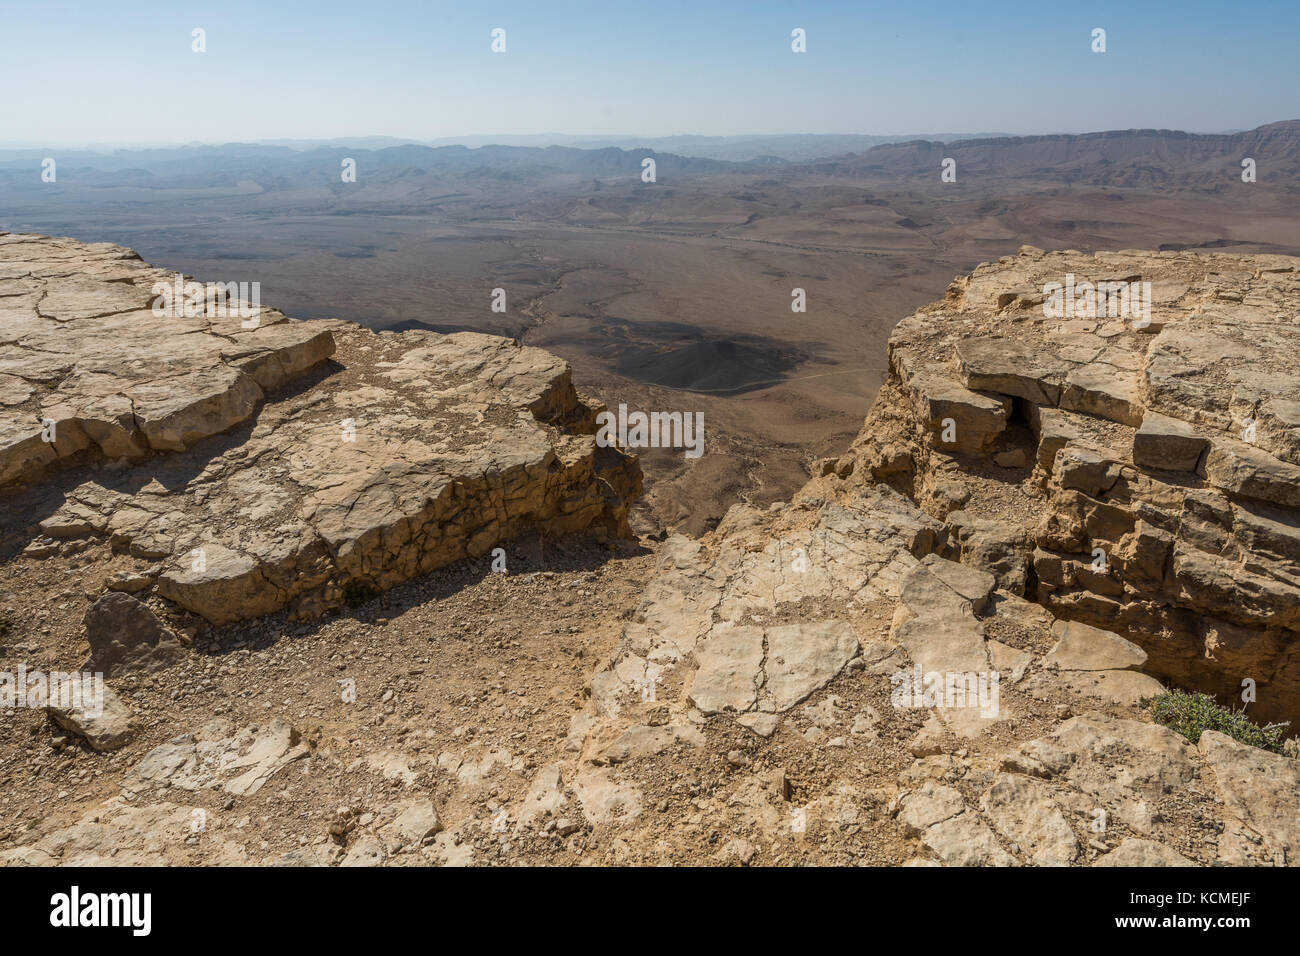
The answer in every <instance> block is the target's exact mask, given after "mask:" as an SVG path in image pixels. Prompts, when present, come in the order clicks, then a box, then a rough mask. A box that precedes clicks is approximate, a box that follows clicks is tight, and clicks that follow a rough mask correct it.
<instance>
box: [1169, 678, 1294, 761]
mask: <svg viewBox="0 0 1300 956" xmlns="http://www.w3.org/2000/svg"><path fill="white" fill-rule="evenodd" d="M1149 703H1150V706H1151V713H1152V714H1153V715H1154V716H1155V719H1156V723H1159V724H1164V725H1165V726H1166V727H1168V728H1169V729H1170V730H1173V731H1176V732H1178V733H1180V734H1182V735H1183V736H1184V737H1186V738H1187V739H1188V740H1190V741H1191V742H1192V743H1198V742H1199V741H1200V739H1201V734H1203V733H1205V731H1207V730H1217V731H1219V733H1221V734H1227V735H1228V736H1229V737H1231V738H1232V739H1233V740H1238V741H1240V742H1241V743H1243V744H1250V745H1251V746H1252V747H1259V748H1261V749H1263V750H1269V751H1272V752H1273V753H1278V754H1280V753H1287V752H1288V751H1289V750H1290V748H1286V747H1285V742H1284V739H1283V738H1284V735H1285V734H1286V729H1287V727H1288V726H1290V722H1289V721H1287V722H1284V723H1280V724H1265V725H1264V726H1263V727H1261V726H1259V724H1257V723H1255V722H1254V721H1253V720H1251V719H1250V718H1249V717H1247V716H1246V712H1245V711H1244V710H1233V709H1232V708H1231V707H1225V706H1223V705H1222V704H1220V703H1217V702H1216V701H1215V699H1214V698H1213V697H1211V696H1210V695H1209V694H1197V693H1192V692H1191V691H1185V690H1171V691H1169V692H1168V693H1166V694H1159V695H1157V696H1156V697H1153V698H1151V699H1150V701H1149Z"/></svg>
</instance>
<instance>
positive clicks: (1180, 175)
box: [0, 120, 1300, 188]
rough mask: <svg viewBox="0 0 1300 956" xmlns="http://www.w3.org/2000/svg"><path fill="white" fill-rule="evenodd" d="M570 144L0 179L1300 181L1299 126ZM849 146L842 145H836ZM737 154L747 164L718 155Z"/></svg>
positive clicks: (304, 155)
mask: <svg viewBox="0 0 1300 956" xmlns="http://www.w3.org/2000/svg"><path fill="white" fill-rule="evenodd" d="M481 138H482V139H487V137H481ZM503 138H505V139H510V138H513V139H516V140H523V139H529V138H545V137H503ZM573 139H574V140H575V141H577V142H580V143H582V144H583V145H549V146H544V147H543V146H534V145H522V144H509V143H496V144H485V145H479V146H470V145H465V144H457V145H425V144H414V143H401V142H400V141H396V140H387V139H385V138H382V137H370V138H362V139H360V140H355V141H351V142H349V143H347V144H346V145H340V144H310V143H302V142H298V143H292V142H291V141H282V142H279V143H227V144H225V145H219V146H217V145H191V146H180V147H167V148H149V149H136V150H114V151H111V152H97V151H93V150H69V151H62V150H57V149H55V150H49V149H31V148H26V149H10V150H0V181H5V182H6V183H7V184H9V185H11V186H14V187H21V186H22V185H25V184H28V180H29V179H31V180H32V181H33V182H37V183H38V184H39V180H38V179H32V177H33V172H32V171H33V169H39V164H40V161H41V160H42V159H43V158H44V157H45V156H50V155H53V156H54V157H55V158H56V159H57V161H58V164H59V166H58V168H59V173H60V175H59V182H73V181H77V182H81V183H84V184H87V185H94V184H102V185H122V184H124V183H130V184H133V185H136V186H141V187H145V188H150V187H167V188H176V187H178V186H180V187H195V188H211V187H221V186H234V185H235V184H237V183H239V182H241V181H253V182H257V183H258V184H259V185H260V186H262V187H263V188H276V187H277V186H283V185H286V184H287V183H288V182H289V181H298V180H301V178H302V177H306V178H307V179H309V180H310V179H315V178H317V177H318V181H319V182H322V183H323V182H326V181H329V182H335V181H337V180H338V171H339V169H340V165H341V163H342V161H343V159H344V158H348V157H350V158H353V159H355V160H356V161H357V163H358V166H359V168H360V170H361V171H362V173H363V175H365V176H366V177H371V176H376V175H378V176H379V177H381V178H382V179H384V180H392V179H395V178H404V177H411V176H420V175H422V174H424V173H426V172H431V173H437V174H439V175H441V176H446V177H450V178H465V179H470V180H473V179H484V178H486V179H494V178H495V179H502V180H525V179H535V178H539V177H545V176H548V175H561V176H570V177H572V176H578V177H586V176H589V177H602V176H626V175H638V176H639V175H640V172H641V163H642V160H643V159H644V158H645V157H646V156H653V157H654V158H655V161H656V164H657V170H656V173H657V176H658V177H659V178H661V179H662V178H664V177H674V176H683V175H695V174H706V173H712V172H724V171H731V172H745V171H748V170H760V169H771V168H773V167H781V168H785V169H786V170H787V174H800V173H814V174H824V175H831V176H850V177H874V176H886V177H901V176H911V175H927V174H928V173H929V172H931V171H934V172H935V177H936V179H937V170H938V169H939V165H940V163H941V162H942V160H943V159H945V158H952V159H954V160H956V162H957V167H958V170H959V175H960V176H979V177H980V178H981V179H984V180H988V179H997V178H1008V177H1013V178H1017V179H1030V180H1032V179H1033V178H1034V177H1038V178H1041V179H1042V180H1043V181H1045V182H1054V183H1081V184H1089V185H1113V186H1151V185H1162V184H1168V183H1175V182H1176V183H1179V184H1184V185H1190V184H1208V183H1212V182H1222V181H1224V174H1225V169H1229V168H1230V167H1236V166H1239V164H1240V162H1241V160H1242V159H1243V158H1247V157H1249V158H1252V159H1254V160H1255V161H1256V164H1257V175H1258V176H1260V177H1261V178H1263V177H1269V178H1270V179H1272V180H1274V181H1290V182H1298V181H1300V120H1287V121H1284V122H1278V123H1271V124H1269V125H1267V126H1261V127H1259V128H1258V129H1253V130H1247V131H1244V132H1239V133H1215V134H1198V133H1185V132H1181V131H1178V130H1150V129H1148V130H1111V131H1107V132H1101V133H1083V134H1078V135H1053V136H987V135H985V136H979V137H971V138H959V137H952V138H949V139H948V140H947V141H946V142H945V141H942V140H934V139H916V138H912V139H908V140H906V141H893V140H891V138H890V137H875V136H831V135H828V136H772V137H753V138H744V137H704V136H698V137H696V136H677V137H665V138H660V139H654V140H647V141H645V142H644V143H642V144H636V145H635V146H628V147H620V146H614V145H608V144H602V140H604V139H617V138H616V137H589V138H582V137H573ZM362 144H367V145H362ZM845 146H849V147H851V148H850V149H847V150H845V149H843V147H845ZM669 147H671V148H669ZM857 147H861V148H857ZM705 154H712V155H705ZM805 154H815V155H805ZM741 155H749V158H747V159H744V160H740V159H736V158H725V157H727V156H730V157H737V156H741ZM796 157H798V158H796Z"/></svg>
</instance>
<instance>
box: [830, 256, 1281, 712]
mask: <svg viewBox="0 0 1300 956" xmlns="http://www.w3.org/2000/svg"><path fill="white" fill-rule="evenodd" d="M1298 270H1300V261H1298V260H1296V259H1294V258H1289V257H1284V256H1226V255H1193V254H1186V253H1172V252H1170V253H1152V252H1119V253H1097V254H1096V255H1084V254H1081V253H1074V252H1063V253H1044V252H1042V251H1041V250H1037V249H1032V248H1029V247H1025V248H1022V249H1021V251H1020V254H1019V255H1017V256H1008V257H1004V258H1003V259H1001V260H999V261H998V262H997V263H992V264H985V265H983V266H981V267H979V268H978V269H976V270H975V271H974V272H973V273H972V274H971V275H970V276H964V277H960V278H958V279H957V280H956V281H954V283H953V284H952V286H951V287H950V288H949V290H948V294H947V296H946V297H945V298H944V299H943V300H942V301H940V302H936V303H934V304H933V305H931V306H928V307H925V308H923V309H921V310H919V311H918V312H917V313H916V314H914V315H912V316H911V317H909V318H907V319H905V320H903V321H902V322H901V323H899V325H898V327H897V329H896V330H895V332H894V334H893V336H892V338H891V340H890V365H891V377H890V381H889V383H888V384H887V385H886V386H885V388H884V389H883V390H882V392H881V395H880V397H879V398H878V400H877V403H876V406H875V408H874V410H873V413H872V417H871V419H870V420H869V421H868V424H867V427H866V428H865V429H864V430H863V432H862V435H861V437H860V439H859V441H858V445H857V448H856V451H855V454H853V455H849V456H846V457H845V459H843V460H841V461H840V462H831V463H828V464H827V467H826V470H827V471H828V472H830V473H836V472H837V471H838V473H840V474H842V475H847V474H848V473H849V471H850V470H851V469H853V468H854V467H856V466H858V465H860V466H861V471H860V472H859V473H858V475H857V478H856V479H855V480H886V481H890V482H891V483H893V484H894V485H895V486H896V487H899V488H902V489H904V490H906V491H908V492H909V493H911V494H913V495H914V496H915V498H916V499H917V500H918V502H920V503H921V504H922V505H923V507H925V509H926V510H927V511H929V512H930V513H931V514H934V515H935V516H937V517H940V518H942V519H944V520H945V522H946V523H947V525H948V526H949V528H950V529H951V530H952V531H953V532H954V534H955V535H956V536H957V537H958V538H959V539H960V540H959V542H958V543H959V552H960V554H961V556H962V560H964V561H969V562H970V563H972V564H976V565H979V566H985V567H989V568H990V570H994V571H995V572H996V573H998V575H999V579H1000V581H1001V582H1002V583H1004V584H1007V585H1009V586H1011V587H1013V588H1014V589H1016V590H1018V591H1028V593H1030V594H1031V595H1032V596H1034V597H1036V598H1037V599H1039V600H1041V601H1042V602H1044V603H1045V604H1046V605H1047V606H1049V607H1050V608H1051V609H1052V610H1053V612H1054V613H1056V614H1058V615H1060V616H1063V617H1067V618H1072V619H1077V620H1080V621H1085V622H1091V623H1095V624H1099V625H1100V626H1104V627H1107V628H1110V629H1114V630H1119V631H1121V632H1122V633H1124V634H1125V635H1126V636H1127V637H1129V638H1130V639H1131V640H1133V641H1135V642H1136V643H1138V644H1140V645H1141V646H1142V647H1143V648H1144V649H1145V650H1146V652H1147V653H1148V654H1150V656H1151V661H1150V665H1149V666H1150V668H1151V669H1152V670H1153V671H1154V672H1156V673H1160V674H1162V675H1165V676H1168V677H1169V678H1171V679H1174V680H1176V681H1178V682H1180V683H1183V684H1188V685H1192V686H1197V687H1203V688H1206V689H1210V690H1214V691H1216V692H1218V693H1220V694H1228V695H1231V696H1236V694H1237V693H1239V692H1240V690H1241V688H1242V685H1243V681H1247V680H1249V681H1254V682H1255V683H1256V684H1257V685H1258V694H1259V701H1258V705H1257V706H1258V710H1259V711H1261V712H1263V713H1265V714H1268V715H1271V716H1274V717H1278V716H1288V717H1289V716H1295V715H1297V714H1300V643H1298V642H1297V637H1298V636H1300V378H1298V377H1297V376H1296V374H1295V363H1296V361H1297V359H1298V358H1300V271H1298ZM1070 282H1073V283H1075V284H1078V285H1081V284H1082V283H1084V282H1090V283H1092V284H1093V285H1095V286H1097V287H1103V284H1104V283H1115V284H1116V285H1115V288H1121V287H1122V288H1124V289H1125V293H1124V294H1125V296H1126V297H1127V295H1128V290H1129V289H1130V288H1131V289H1133V291H1134V299H1135V301H1136V302H1139V303H1141V302H1145V304H1146V305H1147V306H1149V311H1147V310H1146V309H1145V308H1143V309H1142V310H1141V311H1137V310H1130V311H1128V312H1127V313H1126V312H1125V311H1124V310H1123V309H1117V308H1115V307H1114V305H1113V304H1111V307H1110V309H1107V303H1106V301H1105V299H1101V300H1100V305H1099V307H1098V308H1097V310H1096V311H1097V312H1098V313H1100V314H1090V313H1089V309H1088V307H1087V305H1086V304H1085V303H1084V301H1083V300H1082V299H1081V300H1080V303H1079V304H1078V305H1077V306H1076V307H1075V308H1074V309H1073V310H1064V311H1066V314H1064V315H1060V313H1061V311H1062V310H1061V309H1060V306H1061V304H1062V303H1061V302H1060V301H1057V302H1055V303H1054V302H1052V301H1050V298H1049V297H1050V291H1049V292H1048V294H1047V295H1045V292H1044V290H1045V289H1048V290H1051V289H1052V284H1053V283H1055V284H1058V285H1066V284H1068V283H1070ZM1143 283H1149V284H1150V285H1149V290H1148V292H1147V293H1146V294H1144V293H1143V292H1142V291H1141V290H1142V285H1141V284H1143ZM1130 284H1135V285H1130ZM1045 300H1047V301H1045ZM1126 301H1127V298H1126ZM1054 307H1055V308H1054ZM1071 311H1072V314H1070V312H1071ZM1054 315H1060V317H1052V316H1054ZM993 565H996V567H994V566H993Z"/></svg>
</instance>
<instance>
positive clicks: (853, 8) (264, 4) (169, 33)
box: [0, 0, 1300, 145]
mask: <svg viewBox="0 0 1300 956" xmlns="http://www.w3.org/2000/svg"><path fill="white" fill-rule="evenodd" d="M195 27H202V28H204V29H205V30H206V31H207V52H206V53H203V54H196V53H192V52H191V49H190V46H191V30H192V29H193V28H195ZM494 27H502V28H504V29H505V30H506V45H507V46H506V52H505V53H504V54H494V53H492V52H491V50H490V43H491V37H490V32H491V30H492V29H493V28H494ZM795 27H802V28H803V29H805V30H806V31H807V45H808V51H807V52H806V53H803V54H796V53H793V52H791V49H790V42H791V40H790V31H791V30H792V29H794V28H795ZM1094 27H1103V28H1105V29H1106V31H1107V48H1108V49H1107V52H1106V53H1104V54H1094V53H1092V52H1091V50H1090V43H1091V37H1090V34H1091V31H1092V29H1093V28H1094ZM1298 46H1300V2H1297V0H1286V2H1271V0H1270V2H1240V3H1235V2H1228V0H1222V2H1216V3H1211V2H1199V0H1186V2H1163V3H1153V2H1149V3H1143V2H1120V3H1105V2H1102V3H1098V2H1091V3H1071V2H1053V0H1040V2H1031V3H1021V2H1007V3H978V2H953V3H948V2H936V0H894V2H889V3H867V2H825V3H774V2H761V0H758V2H754V0H748V2H739V0H737V2H730V3H711V2H708V0H696V2H676V0H672V2H662V0H660V2H656V0H636V2H633V0H609V2H604V3H576V2H562V0H561V2H557V0H527V2H517V3H491V2H456V3H439V2H429V0H425V2H414V0H412V2H383V0H373V2H336V0H322V2H275V0H219V2H213V3H185V2H167V0H156V2H154V0H135V2H132V0H109V2H104V0H93V2H92V0H83V2H73V3H67V2H57V0H55V2H45V0H39V2H37V0H34V2H23V0H7V2H6V3H5V4H4V8H3V12H0V62H3V63H4V64H5V74H6V78H7V82H6V89H5V94H4V95H3V97H0V142H5V143H15V142H25V143H33V144H48V145H63V144H69V143H87V142H115V143H122V142H157V143H161V142H189V141H195V140H199V141H205V142H229V141H233V140H253V139H265V138H279V137H289V138H326V137H335V136H353V135H391V136H402V137H410V138H414V139H428V138H434V137H440V136H461V135H472V134H485V133H486V134H506V133H516V134H522V133H542V132H561V133H574V134H638V135H644V136H666V135H674V134H679V133H702V134H714V135H721V134H738V133H891V134H892V133H904V132H974V131H985V130H999V131H1007V132H1012V133H1037V132H1055V131H1067V132H1075V131H1083V130H1099V129H1116V128H1120V129H1123V128H1129V127H1168V128H1176V129H1189V130H1194V131H1216V130H1224V129H1230V128H1249V127H1253V126H1257V125H1260V124H1261V123H1267V122H1272V121H1275V120H1281V119H1294V118H1297V117H1300V105H1297V104H1298V103H1300V66H1298V64H1300V49H1298Z"/></svg>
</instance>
